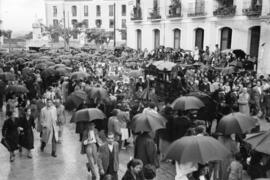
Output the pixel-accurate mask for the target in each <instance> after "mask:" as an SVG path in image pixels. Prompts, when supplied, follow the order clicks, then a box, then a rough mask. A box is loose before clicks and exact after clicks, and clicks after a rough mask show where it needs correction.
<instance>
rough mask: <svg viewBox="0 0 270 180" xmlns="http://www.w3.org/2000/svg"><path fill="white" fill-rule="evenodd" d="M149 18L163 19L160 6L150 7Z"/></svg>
mask: <svg viewBox="0 0 270 180" xmlns="http://www.w3.org/2000/svg"><path fill="white" fill-rule="evenodd" d="M148 19H150V20H159V19H161V15H160V8H153V9H150V10H149V17H148Z"/></svg>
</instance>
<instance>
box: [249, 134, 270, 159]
mask: <svg viewBox="0 0 270 180" xmlns="http://www.w3.org/2000/svg"><path fill="white" fill-rule="evenodd" d="M245 141H246V142H247V143H249V144H250V145H251V146H252V149H255V150H256V151H258V152H262V153H265V154H269V155H270V148H269V147H270V130H268V131H264V132H259V133H256V134H251V135H250V136H248V137H247V138H246V139H245Z"/></svg>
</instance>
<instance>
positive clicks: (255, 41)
mask: <svg viewBox="0 0 270 180" xmlns="http://www.w3.org/2000/svg"><path fill="white" fill-rule="evenodd" d="M260 36H261V27H260V26H254V27H252V28H250V50H249V54H250V56H251V57H258V54H259V46H260Z"/></svg>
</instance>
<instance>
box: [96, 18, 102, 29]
mask: <svg viewBox="0 0 270 180" xmlns="http://www.w3.org/2000/svg"><path fill="white" fill-rule="evenodd" d="M101 24H102V21H101V19H97V20H96V27H97V28H100V27H101Z"/></svg>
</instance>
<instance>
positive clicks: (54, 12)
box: [53, 6, 57, 17]
mask: <svg viewBox="0 0 270 180" xmlns="http://www.w3.org/2000/svg"><path fill="white" fill-rule="evenodd" d="M53 17H57V7H56V6H53Z"/></svg>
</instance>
